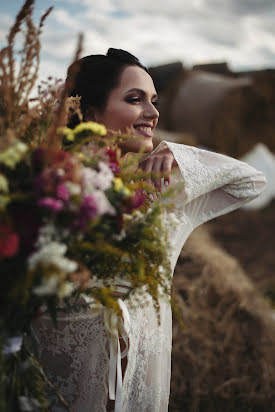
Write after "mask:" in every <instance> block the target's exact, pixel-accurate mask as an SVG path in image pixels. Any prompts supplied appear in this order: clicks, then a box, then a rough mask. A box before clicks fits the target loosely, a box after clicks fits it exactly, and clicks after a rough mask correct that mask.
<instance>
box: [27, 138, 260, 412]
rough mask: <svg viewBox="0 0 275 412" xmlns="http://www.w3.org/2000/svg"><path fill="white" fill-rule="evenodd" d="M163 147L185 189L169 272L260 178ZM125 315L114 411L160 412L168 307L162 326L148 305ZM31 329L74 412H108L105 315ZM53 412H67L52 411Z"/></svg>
mask: <svg viewBox="0 0 275 412" xmlns="http://www.w3.org/2000/svg"><path fill="white" fill-rule="evenodd" d="M166 147H168V148H169V149H170V150H171V152H172V153H173V154H174V157H175V159H176V161H177V163H178V166H179V168H176V169H175V173H173V174H172V177H171V184H174V183H177V182H183V183H184V190H183V191H182V192H180V193H179V195H178V196H177V197H176V199H175V207H174V213H175V214H176V216H177V218H178V219H179V221H180V224H178V225H177V228H176V229H175V228H173V231H172V233H170V243H171V246H172V248H171V249H172V250H171V266H172V270H174V267H175V264H176V262H177V259H178V256H179V253H180V251H181V249H182V246H183V245H184V243H185V241H186V239H187V237H188V236H189V234H190V233H191V232H192V231H193V229H195V228H196V227H197V226H198V225H200V224H201V223H203V222H206V221H207V220H209V219H212V218H214V217H217V216H219V215H222V214H224V213H227V212H230V211H232V210H234V209H236V208H238V207H239V206H241V205H242V204H244V203H246V202H248V201H249V200H251V199H253V198H255V197H256V196H258V195H259V194H260V192H261V191H262V190H263V188H264V186H265V177H264V175H263V174H262V173H261V172H259V171H257V170H255V169H254V168H252V167H251V166H249V165H247V164H245V163H243V162H240V161H238V160H235V159H232V158H229V157H227V156H223V155H220V154H216V153H213V152H209V151H205V150H200V149H197V148H194V147H190V146H185V145H180V144H175V143H170V142H162V143H161V144H160V145H159V146H158V147H157V148H156V149H155V150H156V151H160V150H162V149H164V148H166ZM124 302H125V304H126V306H127V301H124ZM128 313H129V317H130V319H129V320H130V325H131V327H130V330H129V331H128V337H129V350H128V353H127V367H126V371H125V375H124V377H123V385H122V388H121V394H120V396H121V403H120V404H119V405H118V404H117V402H116V411H123V412H165V411H167V410H168V402H169V391H170V368H171V365H170V361H171V342H172V318H171V308H170V306H169V305H168V304H167V303H166V302H162V303H161V323H160V325H158V321H157V318H156V314H155V311H154V308H153V306H152V304H147V305H146V306H145V307H143V308H139V309H135V310H133V309H131V308H130V307H128ZM34 329H35V333H36V335H37V338H38V340H39V349H40V356H41V362H42V364H43V365H44V367H45V370H46V372H47V374H48V376H49V378H50V380H51V381H52V382H53V383H55V385H56V387H57V389H58V391H59V392H60V393H61V394H62V395H63V397H64V398H65V400H66V401H67V402H68V404H69V405H70V408H71V410H72V411H74V412H92V411H95V412H101V411H102V412H103V411H106V403H107V398H108V373H109V366H110V359H109V353H110V350H109V349H110V345H109V337H108V333H107V332H106V328H105V324H104V316H103V313H92V312H74V313H71V314H66V315H62V314H60V316H59V317H58V328H57V329H56V328H54V326H53V325H52V323H51V321H50V319H49V317H48V316H47V315H43V316H41V317H40V318H39V319H38V321H37V322H36V324H35V325H34ZM52 410H53V411H55V412H58V411H64V410H65V408H64V406H62V405H61V404H56V406H54V407H53V408H52Z"/></svg>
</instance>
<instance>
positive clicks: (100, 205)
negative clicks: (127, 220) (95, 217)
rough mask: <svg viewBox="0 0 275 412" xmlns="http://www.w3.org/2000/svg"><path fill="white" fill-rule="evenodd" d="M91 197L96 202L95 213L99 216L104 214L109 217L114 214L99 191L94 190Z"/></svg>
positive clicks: (111, 207) (113, 210)
mask: <svg viewBox="0 0 275 412" xmlns="http://www.w3.org/2000/svg"><path fill="white" fill-rule="evenodd" d="M93 197H94V199H95V201H96V205H97V212H98V214H99V215H104V214H105V213H108V214H109V215H114V214H115V209H114V208H113V206H112V205H111V203H110V202H109V200H108V199H107V197H106V196H105V194H104V193H103V192H101V191H100V190H95V191H94V192H93Z"/></svg>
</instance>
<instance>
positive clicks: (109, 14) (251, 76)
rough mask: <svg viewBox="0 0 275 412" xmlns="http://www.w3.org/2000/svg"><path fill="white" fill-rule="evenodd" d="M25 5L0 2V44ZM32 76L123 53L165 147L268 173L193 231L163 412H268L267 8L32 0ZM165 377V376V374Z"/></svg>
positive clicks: (271, 291) (274, 27)
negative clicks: (37, 47)
mask: <svg viewBox="0 0 275 412" xmlns="http://www.w3.org/2000/svg"><path fill="white" fill-rule="evenodd" d="M22 3H23V1H22V0H21V1H20V0H9V1H7V0H5V1H1V4H0V46H1V47H2V46H3V45H4V44H5V38H6V35H7V32H8V29H9V27H10V26H11V24H12V23H13V21H14V17H15V15H16V13H17V12H18V10H19V8H20V7H21V5H22ZM52 5H53V6H54V10H53V12H52V13H51V15H50V16H49V18H48V19H47V20H46V24H45V27H44V30H43V35H42V49H41V65H40V75H39V79H40V80H41V79H45V78H47V77H48V76H53V77H58V78H64V76H65V73H66V68H67V66H68V65H69V64H70V62H71V59H72V57H73V55H74V51H75V48H76V43H77V35H78V34H79V33H80V32H82V33H83V34H84V50H83V53H82V54H83V55H87V54H93V53H105V52H106V51H107V49H108V48H109V47H116V48H122V49H126V50H128V51H129V52H131V53H133V54H135V55H136V56H137V57H139V58H140V60H141V61H142V62H143V63H144V64H146V65H147V66H149V67H150V74H151V75H152V77H153V79H154V82H155V85H156V88H157V90H158V92H159V95H160V123H159V127H158V130H157V133H156V139H155V143H156V144H157V143H158V142H159V141H161V140H162V139H165V140H170V141H174V142H178V143H184V144H189V145H194V146H198V147H202V148H205V149H208V150H214V151H218V152H221V153H224V154H227V155H230V156H233V157H236V158H240V159H243V160H245V161H247V162H249V163H251V164H252V165H254V166H255V167H257V168H258V169H261V170H263V171H264V172H265V174H266V176H267V180H268V186H267V189H266V191H265V192H264V193H263V195H262V196H261V197H260V199H259V200H258V201H256V202H254V203H252V204H251V205H250V206H249V207H247V208H245V209H241V210H238V211H235V212H233V213H230V214H228V215H225V216H223V217H219V218H217V219H215V220H214V221H212V222H210V223H208V224H206V225H203V226H202V227H201V228H198V229H197V230H196V231H195V232H194V233H193V234H192V235H191V236H190V238H189V240H188V241H187V244H186V246H185V247H184V249H183V251H182V253H181V255H180V258H179V262H178V264H177V267H176V271H175V281H174V295H175V298H176V299H177V301H178V304H179V310H180V312H181V314H182V316H183V319H184V323H185V328H184V329H182V327H181V326H180V325H179V323H178V322H177V321H176V320H175V322H174V328H173V340H174V343H173V369H172V388H171V403H170V404H171V405H170V411H185V412H204V411H217V412H219V411H223V412H229V411H234V412H236V411H245V412H248V411H254V412H256V411H257V412H258V411H265V412H272V411H275V317H274V309H273V308H274V302H275V201H274V197H275V157H274V153H275V24H274V21H275V2H274V0H261V1H259V0H189V1H188V2H187V1H186V2H184V1H182V0H170V1H169V2H167V1H164V0H159V1H158V2H156V1H155V2H148V0H147V1H146V0H139V1H134V0H132V1H129V0H128V1H127V0H101V1H98V2H95V1H93V0H55V1H49V0H37V2H36V8H35V16H37V17H39V16H41V14H42V13H43V12H44V11H45V9H47V8H48V7H50V6H52ZM163 373H165V371H163Z"/></svg>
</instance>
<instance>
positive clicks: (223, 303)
mask: <svg viewBox="0 0 275 412" xmlns="http://www.w3.org/2000/svg"><path fill="white" fill-rule="evenodd" d="M174 289H175V293H176V296H177V298H178V300H179V302H180V307H181V310H182V314H183V318H184V322H185V325H186V327H185V329H184V330H182V328H181V326H180V325H179V324H178V323H177V322H174V326H173V356H172V385H171V402H170V411H171V412H176V411H184V412H210V411H211V412H214V411H217V412H219V411H223V412H229V411H230V412H233V411H234V412H239V411H242V412H248V411H251V412H260V411H265V412H271V411H274V410H275V351H274V348H275V321H274V319H273V318H272V311H271V308H270V306H269V305H268V304H267V302H266V301H264V299H263V298H262V296H261V295H260V293H259V292H258V291H257V289H256V288H255V286H254V285H253V284H252V283H251V282H250V280H249V279H248V277H247V276H246V274H245V273H244V271H243V270H242V268H241V266H240V265H239V263H238V262H237V260H236V259H234V258H233V257H231V256H230V255H228V254H227V253H226V252H225V251H224V250H222V249H221V248H220V247H219V246H218V245H217V244H216V243H215V242H214V240H213V239H212V238H211V236H210V235H209V234H208V232H207V229H206V227H205V226H204V227H202V228H199V229H197V230H196V231H195V232H194V233H193V234H192V235H191V236H190V238H189V240H188V241H187V243H186V246H185V248H184V250H183V252H182V254H181V256H180V259H179V262H178V264H177V267H176V271H175V279H174Z"/></svg>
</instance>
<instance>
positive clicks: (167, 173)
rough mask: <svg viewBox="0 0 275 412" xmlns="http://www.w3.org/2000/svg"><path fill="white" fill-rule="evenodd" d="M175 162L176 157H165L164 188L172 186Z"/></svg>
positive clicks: (163, 167) (163, 169) (163, 168)
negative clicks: (171, 176) (172, 171)
mask: <svg viewBox="0 0 275 412" xmlns="http://www.w3.org/2000/svg"><path fill="white" fill-rule="evenodd" d="M173 161H174V156H173V155H172V156H170V155H169V156H165V158H164V160H163V164H162V171H163V174H164V186H168V185H169V184H170V174H171V170H172V165H173Z"/></svg>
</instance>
